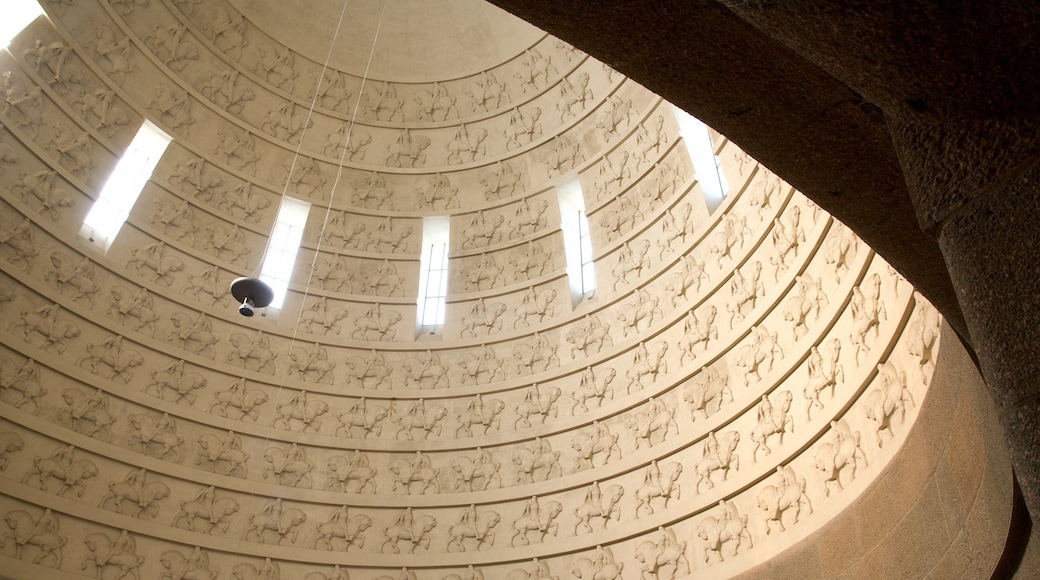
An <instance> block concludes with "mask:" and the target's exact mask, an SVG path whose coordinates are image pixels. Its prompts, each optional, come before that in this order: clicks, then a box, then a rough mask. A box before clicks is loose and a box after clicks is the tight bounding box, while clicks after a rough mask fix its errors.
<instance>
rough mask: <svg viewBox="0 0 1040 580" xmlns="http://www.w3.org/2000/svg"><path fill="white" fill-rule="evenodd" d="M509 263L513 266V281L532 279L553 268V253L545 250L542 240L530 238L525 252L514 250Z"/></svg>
mask: <svg viewBox="0 0 1040 580" xmlns="http://www.w3.org/2000/svg"><path fill="white" fill-rule="evenodd" d="M508 261H509V265H510V266H512V267H513V281H514V282H516V281H519V280H521V279H526V280H530V279H531V278H535V277H538V276H541V275H543V274H544V273H545V269H546V268H548V269H549V270H552V269H553V267H554V266H553V260H552V254H550V253H549V252H546V251H545V248H543V247H542V244H541V242H536V241H534V240H529V241H528V242H527V245H526V246H524V249H523V253H516V252H513V253H511V254H510V255H509V258H508Z"/></svg>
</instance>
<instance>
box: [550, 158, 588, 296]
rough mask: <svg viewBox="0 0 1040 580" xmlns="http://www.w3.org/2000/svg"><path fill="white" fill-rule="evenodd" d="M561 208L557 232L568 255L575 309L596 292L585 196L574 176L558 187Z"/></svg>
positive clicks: (568, 268)
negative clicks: (558, 230) (561, 237)
mask: <svg viewBox="0 0 1040 580" xmlns="http://www.w3.org/2000/svg"><path fill="white" fill-rule="evenodd" d="M556 199H557V201H558V202H559V204H560V222H561V223H560V229H561V230H562V231H563V247H564V252H565V253H566V255H567V279H568V281H569V282H570V289H571V303H572V304H573V305H574V306H577V305H578V304H580V303H581V301H582V300H585V299H586V298H590V297H591V296H592V295H593V293H594V292H595V290H596V264H595V262H594V261H593V259H592V236H591V235H590V231H589V219H588V216H586V215H585V195H584V193H583V192H582V189H581V179H579V178H578V177H577V176H575V177H573V178H571V179H570V180H568V181H566V182H564V183H562V184H560V186H559V187H558V188H557V189H556Z"/></svg>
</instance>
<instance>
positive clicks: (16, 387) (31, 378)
mask: <svg viewBox="0 0 1040 580" xmlns="http://www.w3.org/2000/svg"><path fill="white" fill-rule="evenodd" d="M0 388H2V389H3V390H2V391H0V393H4V394H7V401H8V402H9V403H10V404H11V405H13V406H15V407H17V408H19V409H21V408H23V407H25V405H27V404H28V403H32V413H33V414H34V415H35V414H38V413H39V412H40V397H42V396H44V395H45V394H47V389H45V388H44V387H43V385H41V384H40V369H39V368H37V366H36V361H34V360H33V359H31V358H28V359H25V361H24V362H22V363H21V364H16V363H12V362H11V361H10V360H8V359H6V358H0ZM11 394H14V395H17V396H18V399H17V400H12V399H11Z"/></svg>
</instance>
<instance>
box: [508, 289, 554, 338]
mask: <svg viewBox="0 0 1040 580" xmlns="http://www.w3.org/2000/svg"><path fill="white" fill-rule="evenodd" d="M555 301H556V290H555V289H553V288H547V289H545V290H541V291H537V290H535V289H534V288H533V287H528V288H527V290H525V291H524V293H523V296H522V297H521V298H520V305H519V306H518V307H517V309H516V316H517V318H516V320H514V321H513V329H514V330H516V325H517V324H519V323H523V325H524V326H530V323H529V321H528V318H530V317H532V316H537V317H538V322H539V323H541V322H543V321H544V320H545V317H546V316H548V317H549V318H552V317H554V316H556V305H555V304H554V302H555Z"/></svg>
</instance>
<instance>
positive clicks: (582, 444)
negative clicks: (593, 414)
mask: <svg viewBox="0 0 1040 580" xmlns="http://www.w3.org/2000/svg"><path fill="white" fill-rule="evenodd" d="M571 449H573V450H574V451H575V452H577V454H578V456H577V457H576V458H575V459H574V467H575V469H577V470H579V471H580V470H582V469H592V468H593V467H595V466H596V463H595V459H596V457H597V456H598V457H601V458H602V459H603V463H602V465H606V464H608V463H610V460H611V458H613V457H614V456H615V455H616V456H617V459H621V446H620V445H618V434H617V433H613V432H611V430H610V427H608V426H607V425H606V424H604V423H600V422H599V421H593V422H592V426H590V427H587V428H585V429H583V430H581V431H579V432H578V434H577V435H575V436H574V437H573V438H571Z"/></svg>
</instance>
